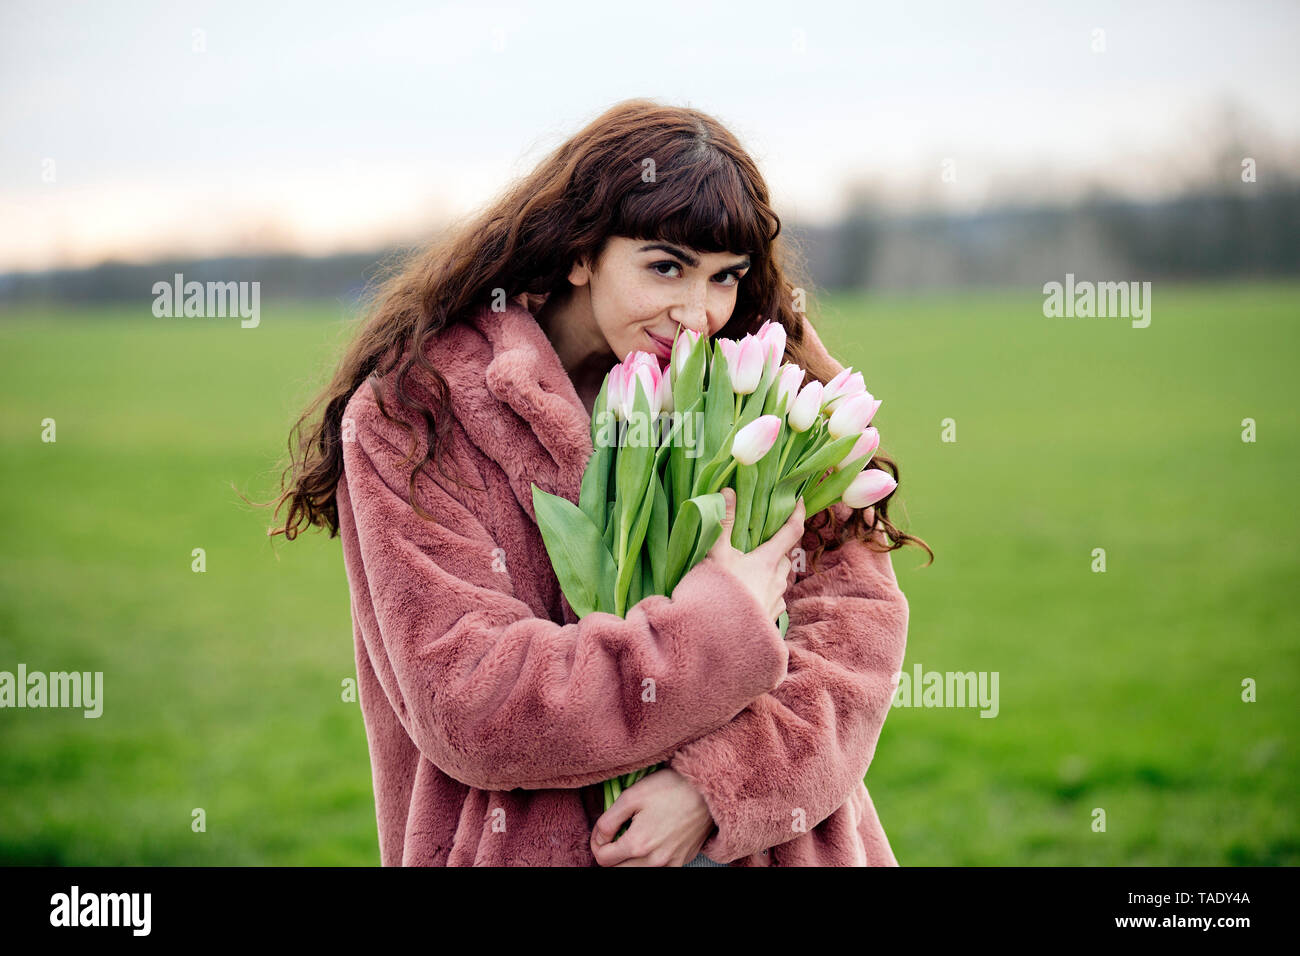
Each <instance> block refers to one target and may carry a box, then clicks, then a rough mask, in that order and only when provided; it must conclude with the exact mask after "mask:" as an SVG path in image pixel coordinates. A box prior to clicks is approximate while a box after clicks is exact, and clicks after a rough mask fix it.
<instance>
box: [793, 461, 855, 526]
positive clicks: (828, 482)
mask: <svg viewBox="0 0 1300 956" xmlns="http://www.w3.org/2000/svg"><path fill="white" fill-rule="evenodd" d="M870 457H871V456H870V455H862V456H861V457H858V458H855V459H854V460H853V461H851V462H850V463H849V464H847V465H845V466H844V467H843V468H841V469H840V470H839V471H836V472H832V473H831V474H830V475H829V476H827V477H826V478H824V479H822V481H821V483H820V484H818V485H816V486H814V487H813V489H812V490H811V491H810V492H808V494H806V495H805V496H804V503H805V504H806V505H807V508H808V514H809V515H813V514H816V513H817V512H818V511H821V510H822V509H823V508H829V507H830V506H831V505H833V504H835V502H837V501H839V500H840V498H841V496H843V494H844V489H845V488H847V487H848V486H849V485H850V484H852V483H853V479H854V478H856V477H858V473H859V472H861V471H862V469H863V468H865V467H866V466H867V459H868V458H870Z"/></svg>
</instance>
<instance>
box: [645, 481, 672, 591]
mask: <svg viewBox="0 0 1300 956" xmlns="http://www.w3.org/2000/svg"><path fill="white" fill-rule="evenodd" d="M650 485H651V490H652V491H653V492H654V507H653V510H652V511H651V512H650V529H649V531H648V532H647V533H646V540H645V546H646V551H647V552H648V553H649V555H650V571H651V587H652V589H653V591H652V593H654V594H667V593H668V592H667V591H665V590H664V584H665V582H666V580H667V577H668V495H667V494H666V493H665V492H664V486H663V482H661V481H660V480H659V476H658V475H651V476H650Z"/></svg>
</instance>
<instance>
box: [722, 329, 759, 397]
mask: <svg viewBox="0 0 1300 956" xmlns="http://www.w3.org/2000/svg"><path fill="white" fill-rule="evenodd" d="M718 348H720V349H722V355H723V357H724V358H725V359H726V360H727V375H728V376H729V377H730V378H731V390H732V391H733V392H735V393H736V394H737V395H748V394H750V393H751V392H753V391H754V389H756V388H758V381H759V379H761V378H762V377H763V360H764V359H765V358H766V355H765V353H764V346H763V344H762V343H761V342H759V341H758V339H756V338H754V336H752V335H746V336H745V337H744V338H743V339H741V340H740V341H739V342H737V341H735V340H734V339H718Z"/></svg>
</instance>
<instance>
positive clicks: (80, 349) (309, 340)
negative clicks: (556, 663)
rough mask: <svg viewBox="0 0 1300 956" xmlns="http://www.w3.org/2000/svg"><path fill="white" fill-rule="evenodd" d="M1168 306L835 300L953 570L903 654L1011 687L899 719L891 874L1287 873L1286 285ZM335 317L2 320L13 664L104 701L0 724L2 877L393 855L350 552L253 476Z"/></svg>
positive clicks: (1289, 391)
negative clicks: (353, 606) (97, 692)
mask: <svg viewBox="0 0 1300 956" xmlns="http://www.w3.org/2000/svg"><path fill="white" fill-rule="evenodd" d="M1153 304H1154V310H1153V317H1152V321H1151V325H1150V327H1149V328H1146V329H1134V328H1131V326H1130V325H1129V323H1128V321H1127V320H1120V319H1097V318H1094V319H1078V318H1076V319H1064V318H1059V319H1049V318H1045V317H1044V316H1043V315H1042V296H1041V294H1040V293H1039V292H1038V290H1036V289H1031V290H1027V291H1023V292H1021V291H1005V292H982V293H978V294H975V293H968V294H962V295H955V294H954V295H948V296H926V297H894V298H885V297H870V298H853V299H850V298H833V299H828V300H826V301H825V302H824V303H823V312H824V315H823V319H822V322H821V329H822V337H823V339H824V340H825V342H826V344H827V345H828V347H829V348H830V349H831V351H832V352H834V353H835V354H836V355H837V356H838V357H839V358H840V359H841V361H843V362H845V363H846V364H851V365H853V366H854V368H857V369H860V370H862V371H863V373H864V375H865V377H866V381H867V385H868V388H869V389H870V390H871V391H872V392H873V393H875V394H876V395H877V396H878V397H881V398H883V399H884V400H885V401H884V405H883V406H882V407H881V410H880V413H879V415H878V416H877V419H876V422H875V424H877V425H878V426H879V427H880V429H881V433H882V435H883V451H884V452H885V453H887V454H889V455H891V456H893V457H894V458H896V460H897V461H898V462H899V463H900V466H901V471H902V486H901V488H900V490H899V493H898V495H897V496H896V498H895V503H894V506H893V509H892V510H893V517H894V519H895V521H896V523H898V524H900V526H902V527H903V528H904V529H905V530H909V531H911V532H912V533H914V534H917V535H919V536H921V537H923V538H925V539H926V541H927V542H929V544H930V545H931V547H933V548H934V549H935V551H936V553H937V560H936V562H935V564H934V565H933V566H931V567H921V565H922V564H923V563H924V560H925V555H924V553H923V552H922V551H920V550H919V549H915V548H911V547H909V548H905V549H903V550H902V551H899V552H895V554H894V566H895V568H896V570H897V572H898V576H899V580H900V582H901V584H902V586H903V589H904V591H905V592H906V593H907V596H908V600H909V602H910V606H911V624H910V629H909V635H908V651H907V662H906V665H905V666H906V667H907V668H908V669H909V672H910V669H911V667H912V666H913V664H916V663H919V664H921V665H922V666H923V667H924V669H925V670H927V671H929V670H937V671H997V672H998V673H999V678H1000V683H999V706H1000V713H999V715H998V716H997V717H996V718H995V719H983V718H980V717H979V715H978V711H977V710H976V709H973V708H968V709H957V708H948V709H925V708H910V709H909V708H896V709H894V710H892V711H891V713H890V716H889V719H888V720H887V722H886V724H885V729H884V733H883V734H882V736H881V740H880V744H879V746H878V748H877V750H876V755H875V758H874V760H873V762H872V766H871V769H870V771H869V773H868V777H867V785H868V787H869V788H870V791H871V795H872V799H873V801H874V802H875V805H876V808H877V810H878V811H879V813H880V815H881V819H882V821H883V823H884V825H885V829H886V832H887V833H888V834H889V837H890V840H891V842H892V844H893V847H894V850H895V852H896V854H897V856H898V858H899V861H900V862H901V863H903V864H904V865H921V864H950V863H951V864H1031V865H1035V864H1070V865H1075V864H1121V865H1128V864H1211V865H1213V864H1292V865H1294V864H1296V863H1300V823H1298V822H1297V819H1296V814H1295V812H1294V808H1295V806H1296V805H1297V803H1300V799H1298V798H1300V792H1298V790H1300V787H1298V786H1297V784H1298V783H1300V757H1298V756H1297V748H1296V746H1295V743H1296V741H1295V732H1294V726H1295V724H1296V720H1295V714H1296V701H1297V699H1300V639H1298V635H1300V626H1297V625H1298V624H1300V622H1298V621H1297V612H1296V610H1295V602H1294V598H1293V596H1292V592H1291V591H1290V586H1291V585H1292V584H1293V583H1294V581H1295V579H1296V574H1297V570H1300V560H1298V559H1300V554H1298V551H1300V545H1298V544H1297V540H1298V539H1300V535H1298V534H1297V532H1298V531H1300V529H1298V528H1297V509H1296V506H1295V505H1294V504H1293V503H1292V501H1291V500H1290V499H1289V497H1288V496H1289V494H1290V493H1291V492H1292V490H1293V488H1294V484H1293V478H1292V476H1293V474H1294V467H1295V464H1296V462H1297V461H1300V413H1298V412H1297V406H1296V398H1297V396H1296V388H1295V387H1294V385H1293V384H1292V383H1293V382H1294V381H1295V373H1294V369H1293V365H1294V361H1295V356H1296V354H1297V348H1298V346H1300V286H1297V285H1182V286H1178V287H1174V286H1171V285H1166V284H1163V283H1158V284H1157V285H1156V287H1155V290H1154V297H1153ZM345 320H346V316H345V314H344V311H343V310H342V309H341V308H340V307H339V306H338V304H336V303H324V304H305V305H293V306H288V305H282V306H278V307H277V306H275V305H273V304H266V305H265V306H264V309H263V316H262V322H261V326H260V327H259V328H257V329H241V328H240V327H239V323H238V320H235V319H231V320H223V319H214V320H200V319H155V318H153V317H152V316H150V315H149V314H148V311H147V308H143V309H140V310H136V311H135V312H134V313H130V314H128V313H126V312H124V311H121V310H117V311H114V310H108V309H95V310H89V309H88V310H84V311H78V312H71V311H69V312H62V313H57V314H56V313H53V312H48V311H42V310H26V311H22V312H8V313H0V369H2V370H3V373H4V375H3V384H0V395H3V402H2V403H0V409H2V410H0V450H2V452H3V463H4V467H3V469H0V501H3V504H2V505H0V509H2V511H0V521H3V527H4V529H5V531H4V534H3V535H0V669H3V670H10V671H12V670H14V669H16V667H17V663H18V662H20V661H21V662H24V663H26V665H27V666H28V668H29V670H46V671H51V670H66V669H77V670H91V671H94V670H101V671H103V672H104V683H105V693H104V696H105V702H104V716H103V717H101V718H99V719H98V720H89V719H85V718H83V717H82V716H81V713H80V711H68V710H57V709H44V710H3V711H0V862H6V863H60V864H137V863H161V864H184V863H196V864H217V863H220V864H227V863H232V864H249V863H274V864H335V863H347V864H375V863H377V862H378V849H377V843H376V836H375V820H374V804H373V799H372V794H371V789H370V786H371V785H370V765H369V760H368V755H367V751H366V741H365V734H364V728H363V724H362V721H361V714H360V711H359V709H358V708H357V705H356V704H355V703H347V702H344V701H343V700H342V699H341V693H340V690H341V682H342V681H343V679H344V678H346V677H349V676H352V675H353V674H354V663H353V647H352V632H351V620H350V616H349V603H348V593H347V584H346V578H345V575H344V570H343V561H342V555H341V553H340V550H339V542H338V540H337V539H333V540H331V539H327V538H325V537H324V536H322V535H319V534H312V535H308V536H305V537H303V538H300V539H299V540H297V541H295V542H292V543H286V542H284V541H283V540H282V539H277V540H276V543H275V545H272V544H270V543H269V542H268V540H267V538H266V536H265V529H266V527H267V526H268V525H269V523H270V514H269V511H267V510H265V509H254V508H252V507H250V506H249V505H247V504H245V503H244V502H243V501H241V500H240V498H239V496H238V495H237V494H236V493H235V490H234V489H233V488H232V485H234V486H236V487H238V489H239V490H241V491H243V492H244V493H245V494H247V495H248V496H249V497H251V498H254V499H259V500H262V499H266V498H268V497H270V495H271V494H272V491H273V489H274V488H275V485H276V479H277V477H278V472H277V471H276V466H277V464H278V461H279V458H280V456H281V455H282V453H283V451H284V448H285V439H286V436H287V429H288V426H289V425H290V423H291V422H292V420H293V419H294V417H295V416H296V413H297V412H298V411H299V410H300V408H301V407H302V405H303V404H304V403H305V401H306V400H307V399H308V398H310V397H311V395H312V394H313V393H314V391H315V388H316V387H317V385H318V384H320V383H321V382H322V380H323V378H324V377H325V376H326V375H327V373H328V370H329V368H330V365H331V362H332V360H333V357H334V356H335V355H336V354H337V351H338V349H339V348H340V347H341V345H342V343H343V342H344V340H345V337H346V335H347V332H348V329H347V327H346V325H345ZM1247 417H1250V418H1253V419H1255V421H1256V423H1257V429H1258V436H1257V437H1258V440H1257V441H1256V442H1254V443H1243V442H1242V441H1241V431H1242V426H1241V421H1242V419H1243V418H1247ZM45 418H53V419H55V421H56V423H57V438H58V440H57V442H55V443H52V444H50V443H45V442H42V441H41V440H40V433H41V422H42V420H43V419H45ZM948 418H951V419H953V420H954V421H955V423H956V437H957V441H956V442H944V441H942V440H941V430H942V427H943V426H942V423H943V420H944V419H948ZM194 548H203V549H205V552H206V562H207V569H206V571H205V572H204V573H201V574H200V573H195V572H193V571H192V570H191V562H192V560H193V558H192V556H191V552H192V549H194ZM1094 548H1104V549H1105V551H1106V571H1105V573H1094V572H1093V571H1092V570H1091V565H1092V561H1093V558H1092V552H1093V549H1094ZM1246 677H1251V678H1254V679H1255V680H1256V682H1257V685H1258V689H1257V694H1258V700H1257V702H1255V703H1244V702H1242V700H1241V681H1242V679H1243V678H1246ZM197 807H201V808H203V810H204V811H205V813H206V831H205V832H200V833H196V832H193V831H192V829H191V819H192V818H191V812H192V811H193V809H194V808H197ZM1094 808H1101V809H1103V810H1104V811H1105V813H1106V830H1105V832H1100V833H1099V832H1094V831H1093V829H1092V820H1093V810H1094Z"/></svg>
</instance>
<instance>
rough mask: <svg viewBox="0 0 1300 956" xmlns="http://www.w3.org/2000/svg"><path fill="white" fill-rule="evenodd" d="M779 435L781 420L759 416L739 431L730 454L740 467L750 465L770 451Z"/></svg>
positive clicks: (768, 416) (774, 417) (773, 416)
mask: <svg viewBox="0 0 1300 956" xmlns="http://www.w3.org/2000/svg"><path fill="white" fill-rule="evenodd" d="M780 434H781V419H779V418H777V417H776V416H775V415H760V416H759V417H758V418H756V419H754V420H753V421H752V422H750V423H749V424H748V425H746V426H745V427H744V428H742V429H741V430H740V431H738V432H736V437H735V440H733V441H732V443H731V454H732V456H733V457H734V458H735V459H736V461H738V462H740V463H741V464H742V465H752V464H754V463H755V462H757V461H758V460H759V459H760V458H762V457H763V456H764V455H766V454H767V453H768V452H769V451H771V450H772V446H773V445H774V444H776V439H777V436H778V435H780Z"/></svg>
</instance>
